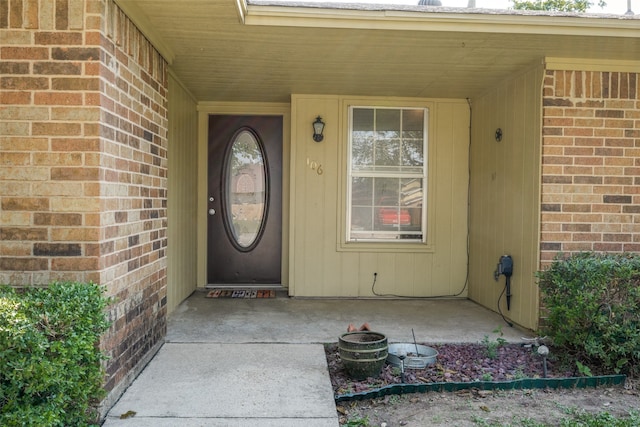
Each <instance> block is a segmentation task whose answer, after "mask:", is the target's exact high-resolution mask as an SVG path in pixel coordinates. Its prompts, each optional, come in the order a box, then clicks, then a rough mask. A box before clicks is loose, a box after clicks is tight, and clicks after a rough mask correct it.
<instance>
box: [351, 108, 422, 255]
mask: <svg viewBox="0 0 640 427" xmlns="http://www.w3.org/2000/svg"><path fill="white" fill-rule="evenodd" d="M427 123H428V109H426V108H386V107H385V108H379V107H350V108H349V148H348V154H349V162H348V165H349V168H348V188H347V205H348V209H347V242H367V241H373V242H375V241H382V242H425V239H426V211H425V208H426V191H425V189H426V183H427V161H426V157H427V156H426V153H427Z"/></svg>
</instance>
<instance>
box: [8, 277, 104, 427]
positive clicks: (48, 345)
mask: <svg viewBox="0 0 640 427" xmlns="http://www.w3.org/2000/svg"><path fill="white" fill-rule="evenodd" d="M108 303H109V300H108V299H107V298H105V297H104V295H103V290H102V288H101V287H99V286H98V285H95V284H83V283H54V284H52V285H50V286H49V287H48V288H27V289H24V290H21V291H16V290H14V289H12V288H9V287H1V288H0V425H2V426H86V425H89V424H92V423H95V422H97V411H96V406H97V404H98V403H99V401H100V399H101V398H102V397H103V396H104V390H103V388H102V385H103V381H104V372H103V368H102V364H101V361H102V360H104V358H105V356H104V354H103V353H102V352H101V351H100V349H99V347H98V344H99V339H100V336H101V335H102V333H103V332H104V331H106V329H107V328H108V326H109V324H108V322H107V321H106V319H105V308H106V307H107V305H108Z"/></svg>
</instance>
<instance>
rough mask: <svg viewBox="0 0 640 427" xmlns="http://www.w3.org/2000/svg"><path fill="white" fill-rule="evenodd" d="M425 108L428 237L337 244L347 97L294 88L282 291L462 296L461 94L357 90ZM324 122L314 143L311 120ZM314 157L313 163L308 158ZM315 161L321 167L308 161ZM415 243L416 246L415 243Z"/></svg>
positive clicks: (464, 159)
mask: <svg viewBox="0 0 640 427" xmlns="http://www.w3.org/2000/svg"><path fill="white" fill-rule="evenodd" d="M357 102H361V104H360V105H382V104H384V105H398V106H416V105H424V106H428V107H429V108H430V113H429V116H430V119H429V121H430V129H429V181H430V182H429V183H428V191H429V196H428V199H429V206H428V216H429V220H428V223H429V237H428V245H414V246H411V245H409V246H406V245H401V246H398V245H392V244H379V245H377V246H376V245H369V247H367V248H363V249H362V250H359V249H355V250H351V249H345V247H344V245H342V244H341V243H342V242H341V240H342V238H343V233H344V231H343V230H344V216H345V206H344V198H345V189H346V178H345V175H346V174H345V172H346V167H347V166H346V164H345V163H346V162H345V159H346V141H347V139H346V138H347V124H346V119H347V106H348V103H349V99H348V98H343V97H338V96H313V95H295V96H293V100H292V127H291V129H292V134H291V195H292V196H291V235H290V247H291V255H290V278H291V283H290V293H291V294H292V295H296V296H324V297H329V296H349V297H370V296H373V293H372V284H373V278H374V273H377V283H376V288H375V290H376V293H379V294H395V295H403V296H439V295H456V294H460V296H462V297H464V296H466V289H464V284H465V278H466V264H467V249H466V241H467V232H466V230H467V187H468V142H469V108H468V105H467V102H466V101H464V100H417V99H407V100H399V99H395V100H390V99H384V100H381V99H373V98H359V99H358V100H357ZM318 115H320V116H322V118H323V120H324V121H325V122H326V128H325V133H324V134H325V138H324V141H322V142H321V143H315V142H314V141H313V140H312V138H311V136H312V129H311V123H312V122H313V120H314V119H315V117H316V116H318ZM313 162H315V163H313ZM313 164H316V165H318V166H321V168H322V174H318V170H317V169H313V168H312V167H311V166H312V165H313ZM416 246H421V247H416Z"/></svg>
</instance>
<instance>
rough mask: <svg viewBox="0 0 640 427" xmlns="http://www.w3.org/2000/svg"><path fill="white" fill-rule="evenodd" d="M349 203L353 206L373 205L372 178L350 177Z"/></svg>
mask: <svg viewBox="0 0 640 427" xmlns="http://www.w3.org/2000/svg"><path fill="white" fill-rule="evenodd" d="M351 204H352V205H354V206H373V178H363V177H354V178H352V180H351Z"/></svg>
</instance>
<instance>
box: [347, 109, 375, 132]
mask: <svg viewBox="0 0 640 427" xmlns="http://www.w3.org/2000/svg"><path fill="white" fill-rule="evenodd" d="M373 112H374V110H373V108H354V109H353V129H352V130H353V132H354V133H358V132H366V131H369V132H372V131H373V130H374V129H373Z"/></svg>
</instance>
